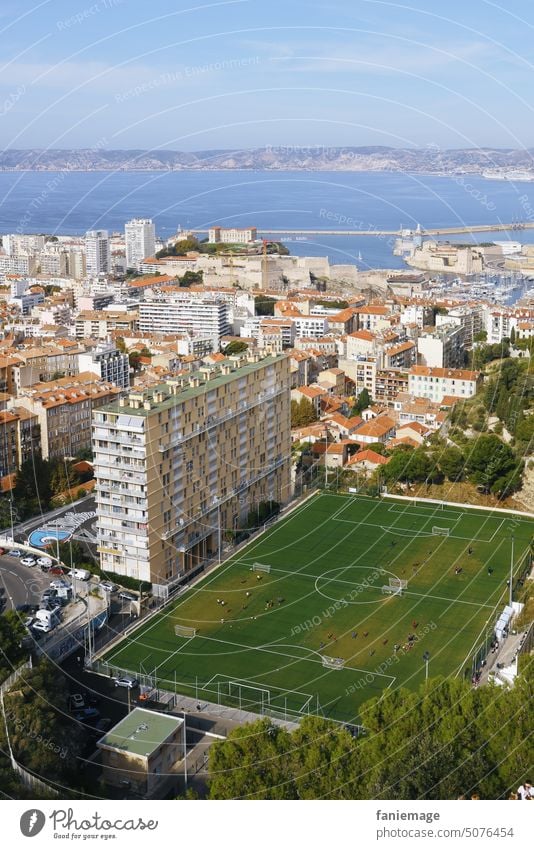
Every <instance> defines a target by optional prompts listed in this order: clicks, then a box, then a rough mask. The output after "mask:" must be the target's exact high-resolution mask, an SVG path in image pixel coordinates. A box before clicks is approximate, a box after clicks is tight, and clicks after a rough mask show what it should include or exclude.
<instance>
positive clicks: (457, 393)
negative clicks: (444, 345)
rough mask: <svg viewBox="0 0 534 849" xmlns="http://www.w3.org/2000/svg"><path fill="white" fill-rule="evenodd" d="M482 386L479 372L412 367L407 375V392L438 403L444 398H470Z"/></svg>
mask: <svg viewBox="0 0 534 849" xmlns="http://www.w3.org/2000/svg"><path fill="white" fill-rule="evenodd" d="M481 385H482V375H481V373H480V372H479V371H469V370H467V369H447V368H429V367H428V366H414V367H413V368H412V369H410V372H409V375H408V392H409V393H410V395H415V396H417V397H418V398H429V399H430V400H431V401H436V402H437V403H440V402H441V401H442V400H443V398H444V397H445V396H448V395H450V396H453V397H455V398H472V397H473V396H474V395H476V393H477V391H478V388H479V387H480V386H481Z"/></svg>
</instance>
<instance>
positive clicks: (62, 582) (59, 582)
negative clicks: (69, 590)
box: [50, 578, 72, 590]
mask: <svg viewBox="0 0 534 849" xmlns="http://www.w3.org/2000/svg"><path fill="white" fill-rule="evenodd" d="M70 586H72V585H71V583H70V581H67V579H66V578H55V579H54V580H53V581H50V587H51V589H53V590H60V589H61V588H62V587H70Z"/></svg>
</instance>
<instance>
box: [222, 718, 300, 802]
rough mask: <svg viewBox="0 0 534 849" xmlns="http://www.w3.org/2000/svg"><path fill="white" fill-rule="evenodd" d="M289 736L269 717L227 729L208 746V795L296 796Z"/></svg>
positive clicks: (247, 797) (231, 796)
mask: <svg viewBox="0 0 534 849" xmlns="http://www.w3.org/2000/svg"><path fill="white" fill-rule="evenodd" d="M290 752H291V737H290V735H289V734H288V732H287V731H286V730H285V729H283V728H280V727H279V726H277V725H273V724H272V723H271V721H270V720H269V719H260V720H258V721H257V722H253V723H251V724H250V725H243V726H241V727H239V728H236V729H234V730H233V731H231V732H230V734H229V735H228V737H227V738H226V740H221V741H219V740H218V741H216V742H215V743H214V744H213V746H212V747H211V749H210V757H209V774H210V781H209V784H210V791H209V798H210V799H296V798H297V790H296V786H295V782H294V779H293V776H292V775H291V772H290V771H289V770H288V760H289V757H290Z"/></svg>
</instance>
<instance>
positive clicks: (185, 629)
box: [174, 625, 197, 637]
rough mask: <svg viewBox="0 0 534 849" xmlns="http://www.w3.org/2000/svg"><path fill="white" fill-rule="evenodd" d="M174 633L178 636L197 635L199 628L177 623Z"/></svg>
mask: <svg viewBox="0 0 534 849" xmlns="http://www.w3.org/2000/svg"><path fill="white" fill-rule="evenodd" d="M174 633H175V634H176V636H177V637H196V635H197V629H196V628H190V627H189V626H188V625H175V626H174Z"/></svg>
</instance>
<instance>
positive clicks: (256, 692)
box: [221, 681, 271, 713]
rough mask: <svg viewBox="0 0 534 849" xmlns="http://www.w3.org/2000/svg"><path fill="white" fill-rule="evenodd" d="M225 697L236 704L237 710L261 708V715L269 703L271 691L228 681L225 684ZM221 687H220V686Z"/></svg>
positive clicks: (241, 682) (240, 682)
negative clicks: (228, 697) (231, 699)
mask: <svg viewBox="0 0 534 849" xmlns="http://www.w3.org/2000/svg"><path fill="white" fill-rule="evenodd" d="M225 684H226V686H225V687H224V688H223V691H224V690H226V692H227V695H228V696H230V697H231V698H233V699H234V703H235V702H237V703H238V705H239V708H257V707H258V708H259V707H260V706H261V709H262V713H263V711H264V709H265V708H266V707H268V706H269V705H270V703H271V691H270V690H269V689H267V687H255V686H254V685H253V684H246V683H244V682H243V681H228V682H227V683H226V682H225ZM221 687H222V685H221Z"/></svg>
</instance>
